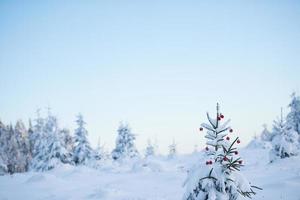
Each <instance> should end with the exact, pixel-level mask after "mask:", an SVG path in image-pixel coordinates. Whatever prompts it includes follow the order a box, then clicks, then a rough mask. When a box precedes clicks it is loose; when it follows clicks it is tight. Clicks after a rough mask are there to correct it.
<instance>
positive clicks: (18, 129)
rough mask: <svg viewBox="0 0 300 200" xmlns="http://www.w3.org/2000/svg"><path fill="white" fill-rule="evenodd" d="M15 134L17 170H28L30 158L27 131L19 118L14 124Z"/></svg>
mask: <svg viewBox="0 0 300 200" xmlns="http://www.w3.org/2000/svg"><path fill="white" fill-rule="evenodd" d="M15 136H16V141H17V146H18V147H17V148H18V151H19V159H18V170H17V171H18V172H25V171H27V170H28V167H29V163H30V160H31V154H30V146H29V139H28V131H27V129H26V127H25V125H24V123H23V122H22V121H21V120H18V121H17V123H16V125H15Z"/></svg>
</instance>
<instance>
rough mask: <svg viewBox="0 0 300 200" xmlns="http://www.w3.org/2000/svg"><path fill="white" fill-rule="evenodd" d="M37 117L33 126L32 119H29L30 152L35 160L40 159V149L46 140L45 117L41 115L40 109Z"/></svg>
mask: <svg viewBox="0 0 300 200" xmlns="http://www.w3.org/2000/svg"><path fill="white" fill-rule="evenodd" d="M36 114H37V118H36V119H35V125H34V126H33V127H32V125H31V121H29V130H28V132H29V145H30V152H31V156H32V159H33V162H37V161H38V157H37V155H38V153H39V151H40V149H42V145H43V143H44V140H45V137H46V136H45V133H44V124H45V122H44V119H43V118H42V117H41V115H40V109H38V110H37V112H36Z"/></svg>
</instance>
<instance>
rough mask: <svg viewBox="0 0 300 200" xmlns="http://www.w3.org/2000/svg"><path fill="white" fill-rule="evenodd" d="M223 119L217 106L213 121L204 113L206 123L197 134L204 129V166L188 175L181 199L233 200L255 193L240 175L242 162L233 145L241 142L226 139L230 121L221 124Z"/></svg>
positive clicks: (229, 130) (237, 139)
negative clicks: (205, 158)
mask: <svg viewBox="0 0 300 200" xmlns="http://www.w3.org/2000/svg"><path fill="white" fill-rule="evenodd" d="M223 118H224V115H223V114H221V113H220V112H219V106H218V105H217V115H216V118H215V119H212V118H211V117H210V116H209V114H208V113H207V119H208V121H209V124H206V123H203V124H201V127H200V131H203V129H204V128H205V129H206V130H207V133H206V135H205V138H206V139H207V142H206V144H207V147H206V156H207V160H206V163H205V165H204V164H201V166H199V167H197V168H196V169H194V170H192V171H191V172H190V173H189V175H188V177H187V180H186V182H185V185H186V193H185V194H184V197H183V199H184V200H236V199H240V197H249V198H250V197H251V196H252V195H254V194H255V192H254V191H253V188H255V186H251V185H250V183H249V181H248V180H247V179H246V178H245V177H244V176H243V175H242V174H241V173H240V172H239V170H240V167H241V166H243V163H242V162H243V161H242V159H241V157H240V156H239V152H238V150H237V148H236V147H234V146H235V145H236V144H239V143H240V139H239V138H238V137H237V138H235V139H233V140H231V138H230V137H229V136H228V132H233V130H232V129H231V127H229V126H228V123H229V122H230V120H227V121H226V122H224V123H222V122H221V121H222V120H223ZM256 188H257V187H256Z"/></svg>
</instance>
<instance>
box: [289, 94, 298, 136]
mask: <svg viewBox="0 0 300 200" xmlns="http://www.w3.org/2000/svg"><path fill="white" fill-rule="evenodd" d="M289 107H290V109H291V110H290V113H289V114H288V115H287V126H288V128H289V129H293V130H294V131H296V132H297V133H298V134H300V97H299V96H296V94H295V93H293V94H292V101H291V103H290V104H289Z"/></svg>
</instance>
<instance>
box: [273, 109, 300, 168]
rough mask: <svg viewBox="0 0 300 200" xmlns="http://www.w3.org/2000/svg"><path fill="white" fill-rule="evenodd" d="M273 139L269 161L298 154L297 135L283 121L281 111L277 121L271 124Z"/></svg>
mask: <svg viewBox="0 0 300 200" xmlns="http://www.w3.org/2000/svg"><path fill="white" fill-rule="evenodd" d="M272 135H273V138H272V141H271V144H272V149H271V151H270V161H271V162H273V161H274V160H276V159H278V158H286V157H290V156H295V155H297V154H298V151H299V149H298V138H299V135H298V133H297V132H296V131H295V130H294V129H293V128H292V127H291V125H290V124H289V123H287V122H286V121H285V120H284V117H283V114H282V110H281V116H280V118H279V119H277V120H275V121H274V124H273V132H272Z"/></svg>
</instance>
